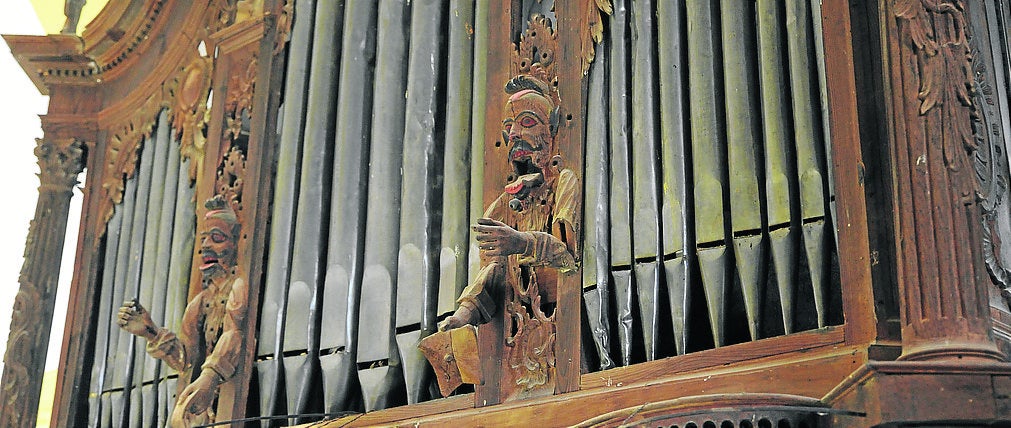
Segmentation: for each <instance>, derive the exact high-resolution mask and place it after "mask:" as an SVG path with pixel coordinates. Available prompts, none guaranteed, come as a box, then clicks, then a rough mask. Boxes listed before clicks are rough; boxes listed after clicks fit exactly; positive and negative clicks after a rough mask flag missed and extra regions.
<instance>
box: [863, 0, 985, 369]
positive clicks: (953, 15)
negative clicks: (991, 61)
mask: <svg viewBox="0 0 1011 428" xmlns="http://www.w3.org/2000/svg"><path fill="white" fill-rule="evenodd" d="M883 5H884V6H883V8H882V15H881V16H882V19H881V23H882V26H883V32H882V34H883V37H884V39H883V40H882V43H883V45H884V47H885V49H884V52H886V53H885V58H883V61H884V64H885V68H884V69H885V74H886V76H885V81H886V82H887V83H886V97H887V99H886V100H885V104H886V106H887V109H888V119H889V122H890V126H889V128H890V129H889V131H890V132H889V135H888V141H887V144H888V145H889V147H890V148H891V153H892V160H893V162H892V165H893V166H894V167H893V189H894V195H895V200H894V204H895V213H896V218H895V231H896V255H897V256H896V258H897V265H898V266H897V272H898V285H899V294H900V298H901V315H902V347H903V353H902V359H908V360H928V359H953V358H962V357H972V358H981V359H992V360H1000V359H1002V355H1001V354H1000V352H999V351H998V350H997V348H996V346H995V344H994V342H993V340H992V338H991V337H990V330H991V322H990V312H989V304H988V297H987V296H988V293H987V289H986V287H988V286H989V284H990V282H989V280H988V278H987V276H986V271H985V268H984V266H983V264H982V262H981V259H980V252H981V249H982V241H981V239H982V237H981V234H980V231H979V226H978V225H979V224H980V219H981V214H980V211H979V206H978V204H977V201H976V188H977V183H976V177H975V176H974V170H973V161H972V154H973V152H974V150H975V146H974V144H975V140H974V138H973V127H972V115H973V112H974V108H975V107H974V106H973V102H972V98H971V93H972V90H973V89H972V81H973V80H972V75H971V73H972V71H971V70H972V68H971V54H970V48H969V38H970V35H969V34H968V31H969V25H968V22H967V16H966V11H965V10H964V8H965V5H964V1H963V0H946V1H942V2H930V1H923V0H890V1H887V2H883Z"/></svg>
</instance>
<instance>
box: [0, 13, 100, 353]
mask: <svg viewBox="0 0 1011 428" xmlns="http://www.w3.org/2000/svg"><path fill="white" fill-rule="evenodd" d="M3 3H4V4H3V11H2V12H0V33H2V34H44V33H43V29H42V25H41V24H40V23H39V20H38V18H37V17H36V14H35V11H34V10H33V9H32V5H31V3H30V2H29V0H5V1H4V2H3ZM47 104H48V98H47V97H43V96H42V95H40V94H39V92H38V90H37V89H36V88H35V85H33V84H32V83H31V81H30V80H29V79H28V76H27V75H26V74H25V72H24V71H23V70H22V69H21V67H20V66H19V65H18V64H17V62H16V61H14V58H13V56H12V55H11V53H10V49H9V48H8V47H7V45H6V44H2V45H0V204H2V208H0V344H2V345H3V346H2V349H7V346H6V344H7V336H8V332H9V328H10V319H11V310H12V307H13V302H14V295H15V294H17V291H18V275H19V273H20V270H21V265H22V263H23V261H24V258H23V255H24V245H25V238H26V236H27V235H28V224H29V222H30V220H31V219H32V217H33V216H34V213H35V203H36V199H37V198H38V190H37V188H38V184H39V181H38V178H37V177H36V175H35V174H37V173H38V171H39V168H38V165H37V164H36V158H35V155H34V153H33V150H34V149H35V139H36V138H40V137H42V130H41V128H40V125H39V117H38V115H40V114H45V112H46V106H47ZM81 177H82V179H83V175H82V176H81ZM81 200H82V196H81V192H80V190H75V191H74V197H73V199H72V200H71V201H72V203H71V214H70V225H69V226H68V228H67V229H68V230H67V244H66V245H65V247H64V254H63V268H62V269H61V270H60V286H59V293H58V294H57V305H56V311H55V316H54V317H53V332H52V335H51V339H50V346H49V357H48V358H47V359H46V369H47V370H53V369H56V367H57V365H58V364H59V352H60V346H61V345H62V340H63V339H62V338H63V328H64V323H65V320H66V311H67V296H68V288H69V284H70V277H71V275H72V270H73V263H74V250H75V248H76V243H77V230H78V223H79V219H80V212H81ZM0 365H2V363H0Z"/></svg>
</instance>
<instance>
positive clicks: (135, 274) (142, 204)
mask: <svg viewBox="0 0 1011 428" xmlns="http://www.w3.org/2000/svg"><path fill="white" fill-rule="evenodd" d="M154 140H155V139H154V138H153V137H149V138H146V139H145V140H144V144H143V149H142V151H141V156H140V164H139V166H138V167H137V174H136V176H137V201H136V204H135V205H134V211H133V225H132V228H131V230H130V241H129V243H130V250H129V253H128V264H127V266H128V267H127V272H126V278H124V280H125V284H124V285H125V287H124V297H125V299H135V298H137V296H138V295H139V294H140V287H141V283H140V280H141V264H142V262H143V255H144V241H145V231H146V230H147V220H148V201H149V199H150V194H151V174H152V169H153V168H152V167H151V165H152V163H153V162H154V155H155V152H156V151H155V150H154V146H155V144H154ZM138 346H139V344H138V340H136V338H134V337H133V336H131V335H129V334H121V335H120V336H119V346H118V347H117V353H118V354H119V355H120V356H121V357H120V358H119V359H117V361H116V364H117V366H118V367H117V369H118V370H119V371H120V372H121V373H122V377H120V378H119V379H121V383H120V384H121V385H122V386H124V387H126V388H128V389H127V391H128V393H124V394H123V395H121V396H120V400H121V402H120V406H121V407H120V409H121V410H120V412H117V413H116V417H114V420H115V419H118V420H119V421H120V423H121V424H122V425H123V426H133V424H131V423H130V420H131V419H133V418H139V416H140V415H139V411H138V412H133V411H132V409H133V406H132V405H131V403H132V402H134V401H136V400H133V394H132V393H130V392H132V390H131V389H129V388H132V387H133V385H134V379H135V378H140V377H141V376H139V373H138V371H139V370H137V367H138V366H137V360H138V355H137V347H138ZM122 356H125V358H123V357H122ZM114 379H115V378H114ZM138 410H139V409H138Z"/></svg>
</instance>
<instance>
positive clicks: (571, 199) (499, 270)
mask: <svg viewBox="0 0 1011 428" xmlns="http://www.w3.org/2000/svg"><path fill="white" fill-rule="evenodd" d="M579 190H580V189H579V179H578V178H577V177H576V174H575V173H573V172H572V171H571V170H568V169H563V170H562V171H561V172H560V173H559V174H558V176H556V177H553V178H550V179H549V180H548V181H547V182H545V183H544V184H543V185H541V186H540V187H538V188H537V189H534V190H533V191H532V192H531V194H530V195H529V196H528V197H527V198H525V200H524V202H523V204H524V206H523V210H522V211H515V210H513V209H512V208H510V207H509V201H510V200H511V199H512V198H513V195H510V194H508V193H502V195H500V196H499V197H498V198H497V199H495V201H494V202H492V203H491V205H489V206H488V209H487V210H485V213H484V216H485V217H487V218H491V219H494V220H498V221H501V222H503V223H505V224H507V225H509V226H511V227H512V228H514V229H516V230H518V231H520V232H527V233H530V234H531V235H532V237H533V243H532V245H529V246H528V248H527V249H526V251H524V252H523V254H515V255H511V256H508V257H497V258H487V257H485V256H482V265H484V267H483V268H482V269H481V272H480V273H479V274H478V276H477V278H476V279H475V280H474V282H473V283H472V284H470V285H469V286H467V288H466V289H464V290H463V293H462V294H461V296H460V299H459V300H458V302H461V303H462V302H471V303H473V304H474V305H475V306H477V308H478V310H479V312H480V313H481V318H482V321H483V322H486V321H488V320H489V319H490V318H491V316H492V315H493V314H494V312H495V308H496V302H495V300H494V298H493V297H492V296H496V295H499V294H498V293H497V290H496V289H495V288H496V287H498V286H499V285H498V284H502V283H503V282H504V283H506V284H509V285H510V286H512V287H513V288H514V290H515V291H516V292H517V294H518V295H520V296H524V297H526V298H529V297H533V296H526V290H528V289H530V288H531V286H534V285H537V287H534V289H539V290H540V293H541V298H542V299H543V300H544V301H547V302H554V301H555V298H556V295H557V292H556V288H557V282H558V281H557V280H556V278H557V275H558V272H559V271H561V272H562V273H567V272H571V271H573V270H575V269H576V263H575V259H574V257H573V254H577V251H578V248H576V242H577V241H578V240H577V239H576V236H566V234H568V233H573V234H574V235H577V234H576V233H575V232H576V224H577V223H576V222H575V219H576V218H577V215H579ZM503 280H504V281H503ZM486 287H487V288H491V290H488V289H486ZM528 303H529V302H528Z"/></svg>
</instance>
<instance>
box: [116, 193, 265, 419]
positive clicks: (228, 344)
mask: <svg viewBox="0 0 1011 428" xmlns="http://www.w3.org/2000/svg"><path fill="white" fill-rule="evenodd" d="M205 207H206V208H207V213H206V214H205V215H204V218H203V226H202V227H201V232H200V272H201V275H202V280H203V290H202V291H201V292H200V293H199V294H197V296H196V297H195V298H194V299H193V300H191V301H190V303H189V304H188V305H187V306H186V311H185V312H184V313H183V319H182V323H181V328H180V331H179V332H172V331H169V330H168V329H166V328H164V327H158V326H156V325H155V324H154V322H153V321H152V320H151V315H150V313H149V312H148V311H147V310H146V309H145V308H144V307H143V306H141V304H140V302H137V301H136V300H132V301H127V302H126V303H124V304H123V306H122V307H121V308H120V309H119V319H118V321H117V322H118V324H119V326H120V327H122V328H123V329H124V330H126V331H128V332H130V333H131V334H134V335H137V336H140V337H143V338H144V339H146V340H147V342H148V344H147V352H148V353H149V354H151V356H153V357H155V358H158V359H160V360H162V361H164V362H165V363H166V364H168V365H169V366H170V367H172V368H173V369H176V370H178V371H179V372H180V385H181V386H180V388H181V392H180V393H179V395H178V397H177V399H176V405H175V410H174V411H173V413H172V419H171V420H170V424H171V425H172V426H174V427H176V426H191V425H193V424H203V423H210V422H214V406H213V405H214V402H215V400H216V399H217V396H218V385H220V384H222V383H224V382H226V381H228V380H229V379H231V378H232V377H233V376H234V375H235V374H236V367H237V365H238V363H239V360H238V359H239V354H240V349H241V344H242V332H241V331H239V328H238V326H240V325H242V321H243V320H244V318H245V315H246V305H247V291H248V290H247V284H246V280H245V277H244V275H243V274H242V273H241V272H240V271H239V269H238V268H237V266H236V259H237V243H238V239H239V236H240V232H241V225H240V223H239V220H238V218H237V217H236V215H235V211H234V210H233V209H232V207H231V206H230V204H229V202H228V201H226V199H225V198H223V197H222V196H216V197H214V198H211V199H209V200H208V201H207V202H206V204H205Z"/></svg>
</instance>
